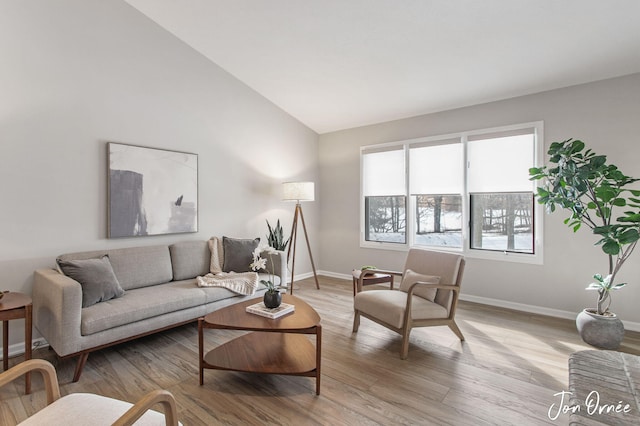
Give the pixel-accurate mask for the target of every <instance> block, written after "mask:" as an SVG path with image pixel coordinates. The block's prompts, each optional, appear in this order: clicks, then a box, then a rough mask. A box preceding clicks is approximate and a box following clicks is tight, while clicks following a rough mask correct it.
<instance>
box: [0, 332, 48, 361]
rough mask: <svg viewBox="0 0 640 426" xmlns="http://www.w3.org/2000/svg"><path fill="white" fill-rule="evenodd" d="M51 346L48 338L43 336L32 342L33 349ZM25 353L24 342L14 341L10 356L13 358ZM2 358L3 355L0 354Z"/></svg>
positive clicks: (10, 347) (10, 348)
mask: <svg viewBox="0 0 640 426" xmlns="http://www.w3.org/2000/svg"><path fill="white" fill-rule="evenodd" d="M47 346H49V343H47V341H46V340H44V338H43V337H40V338H38V339H35V340H34V341H33V342H31V347H32V349H39V348H44V347H47ZM22 354H24V342H19V343H14V344H13V345H9V358H13V357H14V356H19V355H22ZM0 359H2V356H0Z"/></svg>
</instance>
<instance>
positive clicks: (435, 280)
mask: <svg viewBox="0 0 640 426" xmlns="http://www.w3.org/2000/svg"><path fill="white" fill-rule="evenodd" d="M418 281H420V282H424V283H429V284H440V277H438V276H435V275H424V274H419V273H417V272H414V271H412V270H411V269H407V270H406V271H404V275H403V276H402V282H401V283H400V290H402V291H404V292H408V291H409V288H410V287H411V286H412V285H413V284H414V283H416V282H418ZM437 293H438V289H437V288H421V287H420V286H418V287H416V288H415V289H414V290H413V294H414V295H416V296H420V297H422V298H424V299H427V300H428V301H430V302H433V301H434V300H435V299H436V294H437Z"/></svg>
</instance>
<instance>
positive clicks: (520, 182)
mask: <svg viewBox="0 0 640 426" xmlns="http://www.w3.org/2000/svg"><path fill="white" fill-rule="evenodd" d="M468 141H469V143H468V146H467V161H468V171H467V185H468V186H467V189H468V191H469V192H517V191H527V192H528V191H533V188H534V184H533V182H531V181H530V180H529V168H530V167H532V164H534V155H535V134H534V133H533V130H532V129H529V130H528V132H527V133H525V134H516V135H513V134H507V135H504V134H503V135H501V134H492V135H482V136H474V137H469V138H468Z"/></svg>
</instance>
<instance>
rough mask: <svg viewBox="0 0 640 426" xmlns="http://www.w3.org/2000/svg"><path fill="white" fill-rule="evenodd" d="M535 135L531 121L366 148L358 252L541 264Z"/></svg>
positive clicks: (537, 132) (538, 124)
mask: <svg viewBox="0 0 640 426" xmlns="http://www.w3.org/2000/svg"><path fill="white" fill-rule="evenodd" d="M541 135H542V123H541V122H536V123H528V124H522V125H516V126H509V127H504V128H498V129H486V130H478V131H473V132H463V133H459V134H453V135H447V136H443V137H433V138H422V139H416V140H410V141H403V142H397V143H392V144H387V145H383V146H370V147H364V148H363V149H362V155H361V165H362V186H361V189H362V241H361V244H362V246H364V247H380V246H382V247H387V248H394V247H395V248H405V249H406V248H407V247H412V246H425V247H435V248H439V249H450V250H457V251H462V252H464V253H465V254H467V255H469V256H472V257H486V258H504V257H505V256H507V255H510V257H511V258H510V259H509V260H517V261H525V262H534V263H535V262H537V263H540V262H541V247H542V245H541V236H542V232H541V231H542V227H541V223H540V219H539V218H540V216H541V215H540V214H537V213H538V212H537V211H538V210H539V209H540V206H539V205H537V203H535V200H534V190H535V184H534V183H533V182H532V181H530V180H529V168H530V167H534V166H536V165H537V163H536V161H537V159H538V158H539V152H538V151H539V150H540V148H541V146H542V141H541Z"/></svg>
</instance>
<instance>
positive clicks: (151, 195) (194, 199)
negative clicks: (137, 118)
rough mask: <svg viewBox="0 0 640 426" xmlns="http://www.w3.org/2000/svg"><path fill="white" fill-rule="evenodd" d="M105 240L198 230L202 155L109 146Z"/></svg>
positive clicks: (114, 143) (112, 144)
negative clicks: (199, 181) (199, 170)
mask: <svg viewBox="0 0 640 426" xmlns="http://www.w3.org/2000/svg"><path fill="white" fill-rule="evenodd" d="M107 174H108V176H107V182H108V183H107V195H108V200H107V206H108V207H107V208H108V214H107V237H108V238H127V237H142V236H149V235H165V234H178V233H189V232H198V155H197V154H193V153H188V152H182V151H171V150H166V149H160V148H150V147H145V146H139V145H128V144H122V143H116V142H108V143H107Z"/></svg>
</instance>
